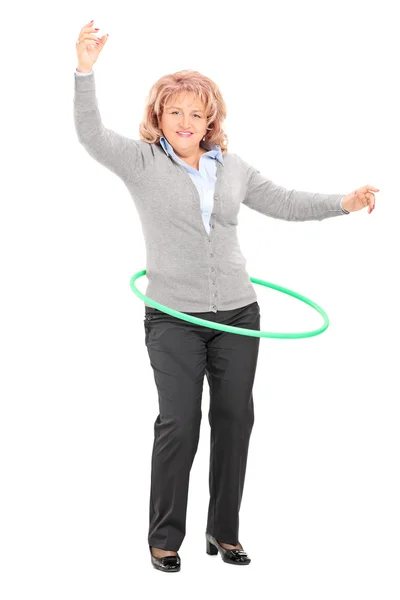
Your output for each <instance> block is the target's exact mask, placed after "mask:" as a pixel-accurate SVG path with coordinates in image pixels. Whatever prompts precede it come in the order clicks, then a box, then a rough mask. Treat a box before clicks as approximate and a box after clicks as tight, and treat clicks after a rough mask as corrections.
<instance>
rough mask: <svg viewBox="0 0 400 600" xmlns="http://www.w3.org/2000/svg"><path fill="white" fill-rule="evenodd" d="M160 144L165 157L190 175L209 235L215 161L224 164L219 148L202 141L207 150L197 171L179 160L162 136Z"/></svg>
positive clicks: (216, 145) (215, 177)
mask: <svg viewBox="0 0 400 600" xmlns="http://www.w3.org/2000/svg"><path fill="white" fill-rule="evenodd" d="M160 144H161V146H162V147H163V149H164V150H165V153H166V154H167V156H169V155H171V157H172V158H173V159H174V160H175V162H177V163H178V164H180V165H182V166H183V167H185V169H186V171H187V172H188V174H189V175H190V178H191V179H192V181H193V183H194V185H195V186H196V188H197V190H198V192H199V196H200V211H201V218H202V220H203V224H204V227H205V230H206V231H207V233H208V235H210V216H211V213H212V212H213V207H214V190H215V182H216V181H217V175H216V171H217V163H216V162H215V161H216V160H219V161H220V163H222V164H223V163H224V159H223V156H222V152H221V146H218V144H211V143H210V142H204V141H203V142H202V146H203V147H204V148H206V149H207V148H208V149H209V150H208V152H205V153H204V154H203V155H202V156H201V157H200V161H199V170H197V169H195V168H193V167H191V166H190V165H188V164H187V163H186V162H185V161H184V160H181V159H180V158H179V156H177V155H176V154H175V152H174V149H173V147H172V146H171V144H170V143H169V142H168V140H167V138H166V137H164V136H162V137H161V138H160Z"/></svg>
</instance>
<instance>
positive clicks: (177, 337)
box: [145, 311, 206, 550]
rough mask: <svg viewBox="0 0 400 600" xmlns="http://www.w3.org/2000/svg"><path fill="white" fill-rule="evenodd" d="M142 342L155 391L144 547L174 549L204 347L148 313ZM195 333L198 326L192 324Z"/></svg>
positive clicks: (193, 441) (182, 519)
mask: <svg viewBox="0 0 400 600" xmlns="http://www.w3.org/2000/svg"><path fill="white" fill-rule="evenodd" d="M146 314H147V315H149V314H150V315H151V316H152V318H151V319H148V320H146V321H145V327H146V329H147V331H146V346H147V350H148V354H149V357H150V363H151V366H152V368H153V372H154V379H155V382H156V386H157V391H158V403H159V414H158V416H157V418H156V420H155V423H154V443H153V452H152V458H151V489H150V507H149V533H148V543H149V545H150V546H153V547H156V548H162V549H165V550H179V547H180V545H181V543H182V541H183V539H184V537H185V532H186V512H187V501H188V488H189V474H190V470H191V467H192V463H193V459H194V456H195V454H196V451H197V447H198V441H199V433H200V423H201V399H202V391H203V382H204V374H205V366H206V347H205V342H204V340H203V339H202V338H201V336H199V335H196V334H192V333H190V334H189V333H188V331H189V329H190V324H189V323H188V322H186V321H183V320H181V319H176V318H174V317H171V316H170V315H167V314H166V313H160V312H159V311H157V312H156V311H153V312H151V311H148V312H146ZM197 329H198V330H199V331H200V328H197Z"/></svg>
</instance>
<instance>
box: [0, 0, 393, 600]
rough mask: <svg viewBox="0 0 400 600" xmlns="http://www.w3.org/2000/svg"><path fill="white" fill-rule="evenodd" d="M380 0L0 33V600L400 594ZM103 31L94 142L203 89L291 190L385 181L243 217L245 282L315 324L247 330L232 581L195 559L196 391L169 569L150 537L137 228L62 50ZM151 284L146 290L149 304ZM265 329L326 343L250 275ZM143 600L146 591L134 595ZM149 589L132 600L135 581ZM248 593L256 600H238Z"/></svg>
mask: <svg viewBox="0 0 400 600" xmlns="http://www.w3.org/2000/svg"><path fill="white" fill-rule="evenodd" d="M394 7H395V3H394V2H384V1H380V2H376V3H372V2H355V1H353V2H351V1H350V2H349V1H347V2H346V3H344V2H342V3H338V2H335V3H333V2H329V3H328V2H321V1H319V2H317V1H314V2H311V1H306V2H304V1H303V2H294V1H292V2H288V1H286V2H285V1H282V0H280V2H279V3H278V2H275V3H270V2H256V1H254V0H253V1H252V0H247V1H246V2H244V3H240V4H236V3H232V2H228V1H223V2H222V1H213V2H212V3H208V2H200V3H198V2H185V3H183V2H174V1H170V2H159V3H154V2H153V3H148V2H146V3H135V2H128V3H127V2H119V1H115V2H112V3H111V4H110V2H99V1H97V2H85V1H82V0H80V1H79V2H72V3H69V4H68V8H67V4H63V5H59V4H57V3H50V2H48V3H45V2H36V3H33V4H29V5H28V4H27V3H26V5H25V6H21V5H19V6H18V7H16V9H13V10H8V14H6V15H4V16H5V19H4V20H3V22H2V27H1V29H2V34H1V41H0V43H1V47H2V50H3V53H2V57H3V65H2V84H3V85H2V94H1V102H2V111H1V114H2V117H3V118H2V128H1V129H2V131H1V133H2V136H1V137H2V147H3V152H4V154H3V158H2V167H3V168H2V176H1V219H0V227H1V236H0V243H1V248H0V250H1V390H0V391H1V415H0V417H1V419H0V421H1V422H0V428H1V429H0V444H1V446H0V451H1V456H0V460H1V471H0V482H1V488H2V489H1V495H0V519H1V523H0V526H1V529H0V549H1V554H2V555H1V557H0V559H1V564H2V569H1V570H2V576H1V581H0V592H1V593H0V595H1V596H2V598H3V599H4V600H12V599H16V598H18V599H22V598H23V599H24V600H25V599H26V598H33V597H40V598H41V599H42V600H44V599H52V600H53V599H54V598H57V600H61V599H64V598H65V599H68V600H70V599H71V598H74V599H85V600H87V599H88V598H96V600H100V599H103V598H104V599H105V598H107V599H108V598H118V600H124V599H128V598H133V597H135V598H138V597H144V595H146V596H148V595H149V596H150V597H154V598H159V597H162V598H174V599H175V598H187V597H188V594H189V593H190V596H191V597H195V598H206V597H207V596H213V597H216V596H219V597H231V598H232V597H235V598H236V597H240V596H241V597H243V596H244V595H245V594H246V595H248V597H251V598H268V599H271V600H280V599H282V600H283V599H285V600H286V599H288V600H289V599H290V600H293V599H298V598H307V600H314V599H315V600H321V599H324V600H330V599H335V600H336V599H337V598H341V599H346V600H347V599H348V600H354V599H358V598H360V599H363V600H365V599H381V598H385V600H395V599H396V600H398V598H399V595H400V582H399V577H398V575H399V559H400V551H399V543H398V540H399V535H400V520H399V510H398V507H399V506H400V492H399V456H400V448H399V445H400V444H399V414H400V411H399V400H400V394H399V384H398V371H397V368H398V363H399V350H398V335H399V324H398V297H397V296H396V293H395V288H396V287H397V284H398V282H399V281H398V280H399V268H398V256H399V243H398V220H399V184H398V170H399V167H398V165H399V134H400V126H399V105H400V97H399V91H398V90H399V85H398V84H399V81H398V79H399V78H398V56H399V43H398V40H399V35H398V21H397V20H396V19H395V18H394V13H393V9H394ZM91 19H95V26H97V27H100V32H99V34H100V35H101V34H104V33H109V34H110V36H109V40H108V42H107V44H106V46H105V48H104V49H103V51H102V53H101V54H100V57H99V60H98V61H97V63H96V64H95V66H94V71H95V80H96V91H97V97H98V101H99V107H100V111H101V114H102V118H103V122H104V124H105V125H106V126H107V127H110V128H112V129H114V130H115V131H118V132H119V133H122V134H124V135H128V136H131V137H132V138H134V139H139V134H138V125H139V122H140V120H141V118H142V114H143V109H144V102H145V98H146V95H147V93H148V90H149V89H150V87H151V85H152V84H153V83H154V82H155V81H156V80H157V79H158V78H159V77H161V76H162V75H163V74H166V73H173V72H175V71H178V70H180V69H184V68H193V69H196V70H199V71H201V72H202V73H204V74H206V75H208V76H209V77H211V78H212V79H213V80H215V81H216V82H217V83H218V85H219V86H220V89H221V91H222V94H223V96H224V99H225V101H226V103H227V106H228V118H227V121H226V123H225V129H226V131H227V133H228V136H229V140H230V145H229V150H230V151H231V152H235V153H237V154H239V155H240V156H241V157H242V158H243V159H245V160H247V161H248V162H250V163H251V164H253V165H254V166H256V167H257V168H258V169H259V170H260V171H261V173H263V174H265V175H266V176H268V177H269V178H271V179H272V180H273V181H275V182H276V183H278V184H280V185H283V186H285V187H287V188H294V189H299V190H301V189H302V190H307V191H312V192H324V193H341V194H347V193H349V192H351V191H353V190H354V189H356V188H357V187H360V186H362V185H364V184H370V185H372V186H375V187H377V188H379V190H380V191H379V193H377V194H376V209H375V210H374V211H373V213H372V214H371V215H369V214H368V213H367V209H364V210H361V211H358V212H356V213H351V214H350V215H348V216H345V215H344V216H340V217H335V218H331V219H326V220H324V221H312V222H301V223H299V222H297V223H293V222H286V221H278V220H276V219H271V218H268V217H265V216H262V215H260V214H259V213H256V212H255V211H252V210H250V209H249V208H248V207H245V206H242V208H241V211H240V214H239V226H238V234H239V239H240V244H241V248H242V252H243V254H244V256H245V257H246V259H247V269H248V272H249V274H250V276H252V277H256V278H261V279H265V280H267V281H270V282H273V283H277V284H279V285H282V286H285V287H288V288H290V289H292V290H295V291H297V292H300V293H302V294H304V295H305V296H307V297H309V298H311V299H313V300H314V301H315V302H317V303H318V304H320V305H321V306H322V307H323V308H324V309H325V310H326V312H327V313H328V315H329V318H330V325H329V327H328V329H327V330H326V331H325V332H324V333H323V334H322V335H319V336H316V337H312V338H306V339H299V340H286V339H283V340H275V339H267V338H262V339H261V340H260V353H259V358H258V367H257V374H256V381H255V385H254V404H255V424H254V428H253V433H252V437H251V441H250V448H249V459H248V466H247V473H246V485H245V489H244V495H243V502H242V509H241V513H240V535H239V539H240V541H241V543H242V545H243V547H244V548H245V550H246V551H247V552H248V554H249V555H250V557H251V558H252V562H251V564H250V565H249V566H248V567H246V568H245V569H234V568H233V567H232V566H230V565H227V564H225V563H223V562H222V560H221V558H220V556H217V557H210V556H208V555H206V553H205V537H204V531H205V525H206V516H207V507H208V459H209V424H208V419H207V412H208V403H209V388H208V384H207V380H206V379H205V382H204V395H203V420H202V425H201V435H200V443H199V448H198V452H197V455H196V458H195V461H194V465H193V468H192V471H191V477H190V489H189V502H188V513H187V532H186V537H185V539H184V541H183V544H182V546H181V548H180V556H181V558H182V570H181V572H180V574H176V575H175V576H174V577H172V578H171V577H166V575H164V574H162V573H160V572H158V571H155V570H154V569H153V568H152V566H151V563H150V555H149V550H148V545H147V529H148V501H149V489H150V487H149V486H150V458H151V450H152V444H153V424H154V421H155V419H156V417H157V414H158V397H157V390H156V386H155V382H154V377H153V371H152V368H151V366H150V362H149V357H148V354H147V350H146V347H145V344H144V333H145V332H144V326H143V318H144V304H143V303H142V302H141V301H140V300H139V299H138V298H137V297H136V296H135V295H134V294H133V292H132V290H131V289H130V279H131V277H132V275H133V274H134V273H136V272H137V271H139V270H142V269H144V268H145V266H146V265H145V246H144V240H143V237H142V230H141V224H140V221H139V217H138V214H137V212H136V209H135V206H134V203H133V200H132V198H131V197H130V195H129V192H128V190H127V188H126V187H125V186H124V184H123V183H122V181H121V180H120V179H119V178H117V177H116V176H115V175H114V174H113V173H112V172H110V171H108V170H107V169H105V168H104V167H102V166H101V165H100V164H98V163H97V162H96V161H94V160H93V159H92V158H91V157H90V156H89V155H88V154H87V153H86V152H85V150H84V148H83V147H82V146H80V144H79V143H78V140H77V137H76V132H75V129H74V123H73V110H72V109H73V94H74V71H75V68H76V66H77V60H76V50H75V41H76V39H77V37H78V35H79V32H80V29H81V27H82V26H83V25H84V24H85V23H88V22H89V21H90V20H91ZM146 282H147V279H146V278H142V279H140V280H139V281H138V287H139V288H140V289H141V291H143V292H144V291H145V287H146ZM255 289H256V293H257V296H258V302H259V304H260V307H261V318H262V321H261V325H262V329H263V330H264V331H303V330H307V329H314V328H318V327H319V326H320V325H321V324H322V317H321V316H320V315H318V313H316V312H315V311H313V310H312V309H311V308H310V307H308V306H306V305H305V304H303V303H301V302H298V301H297V300H295V299H293V298H291V297H289V296H285V295H284V294H279V293H278V292H275V291H273V290H270V289H268V288H265V287H261V286H258V285H255ZM143 586H146V587H145V588H143ZM140 589H141V592H139V590H140ZM246 597H247V596H246Z"/></svg>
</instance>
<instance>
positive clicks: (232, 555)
mask: <svg viewBox="0 0 400 600" xmlns="http://www.w3.org/2000/svg"><path fill="white" fill-rule="evenodd" d="M206 552H207V554H210V555H215V554H218V552H219V553H220V554H221V558H222V560H223V561H224V562H226V563H229V564H230V565H248V564H249V563H250V562H251V558H249V556H248V555H247V552H245V551H244V550H243V549H239V548H238V549H235V550H228V549H227V548H224V547H223V546H221V545H220V544H219V543H218V541H217V540H216V539H215V537H213V536H212V535H211V534H210V533H207V531H206Z"/></svg>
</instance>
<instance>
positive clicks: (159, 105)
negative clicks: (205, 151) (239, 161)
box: [139, 69, 228, 155]
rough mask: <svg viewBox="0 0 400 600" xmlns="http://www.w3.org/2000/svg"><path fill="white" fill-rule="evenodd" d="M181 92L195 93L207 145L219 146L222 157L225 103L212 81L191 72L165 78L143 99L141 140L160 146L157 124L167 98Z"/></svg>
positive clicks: (225, 146)
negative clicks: (200, 104)
mask: <svg viewBox="0 0 400 600" xmlns="http://www.w3.org/2000/svg"><path fill="white" fill-rule="evenodd" d="M181 92H194V93H195V95H196V96H197V97H198V98H199V99H200V100H201V101H202V102H203V103H204V105H205V110H206V121H207V129H208V131H207V133H206V134H205V138H206V141H207V142H210V143H212V144H218V145H219V146H220V147H221V152H222V154H223V155H224V154H226V153H227V152H228V136H227V135H226V133H225V131H224V130H223V128H222V124H223V122H224V121H225V118H226V112H227V111H226V104H225V102H224V99H223V98H222V94H221V92H220V90H219V87H218V86H217V84H216V83H214V81H212V80H211V79H209V77H206V76H205V75H202V74H201V73H199V72H198V71H193V70H192V69H184V70H183V71H177V72H176V73H172V74H168V75H164V76H163V77H161V78H160V79H158V80H157V81H156V82H155V83H154V84H153V85H152V87H151V88H150V91H149V93H148V95H147V98H146V107H145V110H144V114H143V119H142V121H141V123H140V125H139V135H140V137H141V139H143V140H144V141H146V142H149V143H160V138H161V137H162V136H163V132H162V130H161V129H160V128H159V126H158V123H159V119H161V116H162V113H163V111H164V108H165V106H166V105H167V103H168V101H169V99H170V98H172V97H175V96H176V95H177V94H179V93H181Z"/></svg>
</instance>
